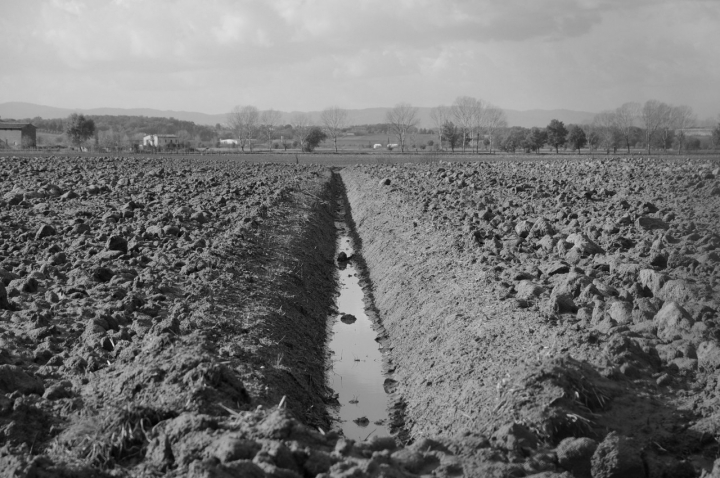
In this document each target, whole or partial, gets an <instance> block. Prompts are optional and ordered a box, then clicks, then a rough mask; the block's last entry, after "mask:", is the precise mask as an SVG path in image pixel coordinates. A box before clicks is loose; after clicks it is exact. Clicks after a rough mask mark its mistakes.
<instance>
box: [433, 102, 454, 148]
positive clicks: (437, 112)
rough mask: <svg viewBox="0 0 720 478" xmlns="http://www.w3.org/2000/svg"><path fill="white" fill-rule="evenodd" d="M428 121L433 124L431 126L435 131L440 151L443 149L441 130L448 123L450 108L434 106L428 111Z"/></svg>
mask: <svg viewBox="0 0 720 478" xmlns="http://www.w3.org/2000/svg"><path fill="white" fill-rule="evenodd" d="M430 119H431V120H432V122H433V126H434V127H435V129H436V130H437V134H438V139H439V140H440V149H442V147H443V128H444V127H445V123H447V122H448V121H450V107H449V106H444V105H441V106H436V107H435V108H433V109H431V110H430Z"/></svg>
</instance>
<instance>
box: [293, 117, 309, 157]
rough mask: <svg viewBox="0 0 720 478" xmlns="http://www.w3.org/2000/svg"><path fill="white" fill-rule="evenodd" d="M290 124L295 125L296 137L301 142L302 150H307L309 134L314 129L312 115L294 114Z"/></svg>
mask: <svg viewBox="0 0 720 478" xmlns="http://www.w3.org/2000/svg"><path fill="white" fill-rule="evenodd" d="M290 124H291V125H292V127H293V133H294V135H295V139H297V141H298V143H300V151H305V145H306V144H307V139H308V136H309V135H310V131H311V130H312V122H311V121H310V117H309V116H308V115H306V114H305V113H296V114H295V115H293V117H292V120H291V122H290Z"/></svg>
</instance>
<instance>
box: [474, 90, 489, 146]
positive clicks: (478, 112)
mask: <svg viewBox="0 0 720 478" xmlns="http://www.w3.org/2000/svg"><path fill="white" fill-rule="evenodd" d="M487 107H488V105H487V103H485V102H484V101H483V100H481V99H478V100H476V103H475V109H474V110H473V118H472V134H473V137H474V138H475V152H476V153H478V154H480V132H481V131H482V130H483V128H484V127H485V121H486V119H487V118H486V113H487Z"/></svg>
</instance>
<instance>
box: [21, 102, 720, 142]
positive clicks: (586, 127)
mask: <svg viewBox="0 0 720 478" xmlns="http://www.w3.org/2000/svg"><path fill="white" fill-rule="evenodd" d="M430 119H431V121H432V128H431V129H430V130H425V129H423V128H419V127H418V125H419V116H418V108H416V107H413V106H412V105H410V104H409V103H398V104H397V105H395V106H394V107H393V108H391V109H389V110H388V111H387V113H386V116H385V123H380V124H376V125H365V126H364V127H363V128H364V131H367V133H368V134H373V133H380V132H382V133H386V134H388V135H393V136H394V137H395V138H397V146H398V148H399V149H400V151H405V150H406V149H408V144H409V142H411V141H410V140H411V139H412V138H413V135H414V134H416V133H421V134H422V133H426V132H430V131H432V132H433V133H435V134H437V136H438V140H439V141H438V143H437V145H438V146H436V148H438V147H439V149H450V150H451V151H453V152H454V151H455V150H456V149H461V150H462V151H463V152H466V151H467V150H468V149H470V150H471V151H473V152H480V150H481V148H482V149H483V150H484V151H490V152H492V151H493V150H501V151H509V152H515V151H516V150H518V149H522V150H524V151H528V152H530V151H534V152H539V151H540V150H541V149H542V148H543V147H545V146H549V147H551V148H554V149H555V151H556V153H557V152H559V148H561V147H563V148H565V149H567V148H570V149H571V150H577V151H580V150H581V149H582V148H586V147H587V148H588V149H590V150H591V151H593V150H605V151H606V152H607V153H608V154H609V153H610V151H613V152H617V150H618V149H619V148H625V149H626V150H627V152H628V153H629V152H630V148H631V147H636V146H637V145H639V144H642V145H643V147H645V148H647V151H648V153H649V152H650V151H651V149H652V148H655V149H662V150H668V149H671V148H673V147H676V148H677V150H678V153H680V152H681V151H682V150H683V148H687V147H688V146H690V147H691V148H693V147H697V145H696V144H695V142H697V141H698V140H697V139H696V138H692V139H691V138H688V136H687V134H686V132H685V130H687V129H689V128H692V127H693V126H694V125H695V124H697V118H696V116H695V114H694V113H693V110H692V108H691V107H689V106H686V105H679V106H674V105H669V104H666V103H663V102H661V101H658V100H648V101H647V102H645V103H644V104H640V103H625V104H623V105H621V106H620V107H618V108H615V109H612V110H605V111H602V112H600V113H598V114H597V115H595V117H594V119H593V121H592V122H591V123H589V124H583V125H568V126H566V125H565V124H564V123H563V122H561V121H559V120H552V121H551V122H550V124H548V125H547V126H546V127H544V128H538V127H534V128H523V127H517V126H515V127H508V125H507V118H506V115H505V112H504V111H503V110H502V109H501V108H499V107H497V106H494V105H493V104H491V103H489V102H486V101H484V100H482V99H478V98H473V97H469V96H461V97H458V98H457V99H456V100H455V101H454V102H453V104H452V105H449V106H445V105H441V106H437V107H434V108H432V109H431V111H430ZM30 122H32V123H33V124H34V125H35V126H36V127H37V128H38V129H39V130H40V131H46V132H53V133H65V135H66V136H67V137H68V138H69V139H70V141H71V143H72V144H73V145H76V146H78V145H80V144H81V143H83V142H84V141H87V140H89V139H93V138H94V140H95V144H96V145H98V146H100V147H105V148H108V149H118V150H119V149H124V148H127V147H131V146H132V145H133V143H134V144H137V143H138V142H139V140H141V139H142V138H141V137H139V136H142V135H144V134H150V133H152V134H175V135H177V137H178V142H179V143H180V144H181V145H183V146H185V147H188V146H190V147H198V146H200V145H204V146H215V145H216V144H217V142H218V140H219V139H233V140H235V141H236V142H237V145H238V146H239V147H240V148H241V149H242V150H243V151H245V148H248V149H249V151H253V149H254V145H255V144H257V143H266V144H267V147H268V148H269V149H271V148H273V147H275V148H278V147H280V146H282V147H283V148H284V149H287V148H288V147H291V146H294V147H299V148H301V149H302V150H303V151H312V150H314V149H315V148H316V147H317V146H318V145H319V144H320V143H321V142H323V141H329V142H331V143H332V145H333V148H334V150H335V151H336V152H337V151H338V138H340V137H341V136H343V135H344V134H345V133H346V132H347V131H348V130H349V129H350V128H351V126H350V124H349V112H348V111H347V110H345V109H343V108H340V107H338V106H330V107H327V108H325V109H324V110H322V112H321V113H320V115H319V117H317V118H315V117H312V116H310V115H308V114H305V113H296V114H294V115H293V116H292V117H291V119H290V122H289V123H287V124H282V114H281V113H280V112H279V111H276V110H272V109H270V110H263V111H261V110H259V109H258V108H256V107H255V106H251V105H246V106H236V107H235V108H233V109H232V111H231V112H230V113H228V115H227V118H226V122H225V124H224V125H221V124H217V125H215V126H214V127H212V126H203V125H196V124H195V123H193V122H191V121H182V120H177V119H175V118H154V117H144V116H109V115H103V116H94V115H88V116H84V115H78V114H73V115H71V116H70V117H68V118H66V119H64V120H63V119H48V120H45V119H42V118H33V119H32V120H30ZM88 134H89V136H88ZM278 139H279V141H278ZM710 139H711V142H712V144H713V145H714V146H715V147H716V148H718V147H720V123H719V124H718V125H717V127H716V128H715V130H714V131H713V134H712V136H711V138H710Z"/></svg>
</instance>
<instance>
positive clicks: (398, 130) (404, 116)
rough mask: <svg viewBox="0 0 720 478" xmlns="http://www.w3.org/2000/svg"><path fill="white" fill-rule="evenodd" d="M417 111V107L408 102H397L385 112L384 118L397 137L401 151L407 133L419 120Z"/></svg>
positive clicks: (403, 148) (403, 149)
mask: <svg viewBox="0 0 720 478" xmlns="http://www.w3.org/2000/svg"><path fill="white" fill-rule="evenodd" d="M417 111H418V110H417V108H414V107H413V106H411V105H410V104H409V103H398V104H397V105H395V107H394V108H392V109H391V110H389V111H388V112H387V113H386V114H385V120H386V121H387V122H388V123H390V128H391V129H392V131H393V132H394V133H395V135H396V136H397V138H398V143H400V151H401V152H403V151H405V141H406V140H407V136H408V134H410V132H411V130H412V128H414V127H415V126H416V125H417V124H418V122H419V120H418V118H417Z"/></svg>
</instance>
